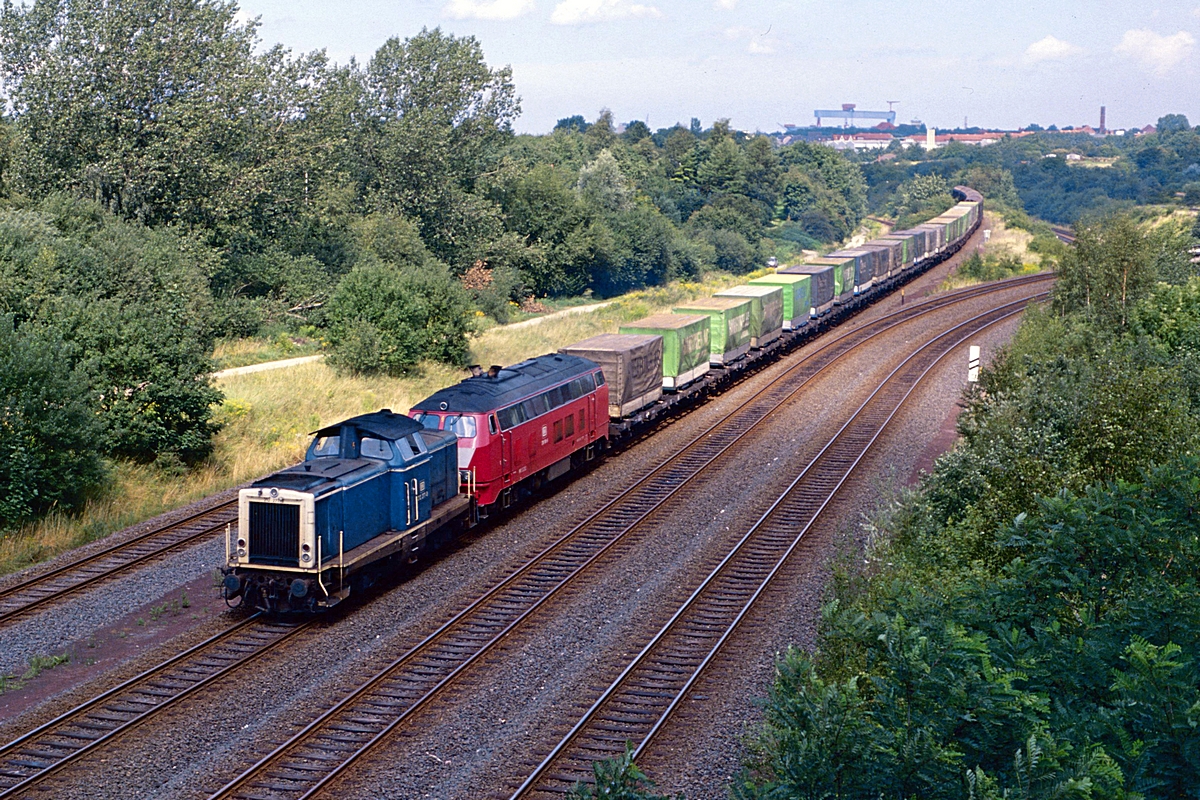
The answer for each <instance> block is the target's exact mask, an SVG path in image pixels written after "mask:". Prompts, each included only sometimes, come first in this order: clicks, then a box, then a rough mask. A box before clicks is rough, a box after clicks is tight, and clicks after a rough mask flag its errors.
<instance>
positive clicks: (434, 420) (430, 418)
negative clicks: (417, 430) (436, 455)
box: [413, 411, 442, 431]
mask: <svg viewBox="0 0 1200 800" xmlns="http://www.w3.org/2000/svg"><path fill="white" fill-rule="evenodd" d="M413 419H415V420H416V421H417V422H419V423H421V424H422V425H423V426H425V430H427V431H436V430H441V427H442V417H441V415H440V414H430V413H428V412H426V411H418V412H417V413H416V414H414V415H413Z"/></svg>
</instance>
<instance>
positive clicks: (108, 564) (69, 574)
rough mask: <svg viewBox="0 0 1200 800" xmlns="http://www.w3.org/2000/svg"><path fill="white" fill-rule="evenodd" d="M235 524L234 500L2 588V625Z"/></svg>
mask: <svg viewBox="0 0 1200 800" xmlns="http://www.w3.org/2000/svg"><path fill="white" fill-rule="evenodd" d="M231 511H232V514H231V513H230V512H231ZM236 520H237V501H236V500H232V501H230V502H228V503H222V504H221V505H219V506H216V507H215V508H210V509H207V510H205V511H198V512H196V513H195V514H191V515H189V516H187V517H185V518H183V519H181V520H178V521H176V522H172V523H169V524H167V525H164V526H162V527H159V528H155V529H154V530H151V531H147V532H146V533H143V534H140V535H138V536H135V537H134V538H132V539H129V540H127V541H124V542H120V543H118V544H114V545H111V546H110V547H106V548H104V549H103V550H100V551H98V552H96V553H92V554H91V555H87V556H84V557H82V558H79V559H76V560H75V561H72V562H71V563H69V564H63V565H62V566H59V567H56V568H54V569H52V570H49V571H48V572H44V573H42V574H40V575H34V576H33V577H31V578H29V579H27V580H25V581H22V582H20V583H17V584H14V585H13V586H10V587H8V588H6V589H3V590H0V623H4V622H7V621H9V620H11V619H14V618H16V617H19V616H21V615H23V614H26V613H28V612H29V611H32V610H34V609H36V608H39V607H41V606H43V605H45V604H46V603H50V602H52V601H54V600H60V599H62V598H64V597H67V596H68V595H71V594H74V593H75V592H77V591H79V590H81V589H84V588H87V587H88V586H91V585H93V584H95V583H97V582H99V581H102V580H105V579H107V578H109V577H112V576H113V575H116V574H117V573H120V572H123V571H125V570H127V569H129V568H131V567H135V566H137V565H138V564H142V563H145V562H146V561H149V560H151V559H154V558H157V557H159V556H161V555H163V554H165V553H168V552H170V551H172V550H176V549H178V548H180V547H183V546H185V545H188V544H191V543H193V542H195V541H197V540H198V539H202V538H204V537H206V536H210V535H212V534H213V533H215V532H218V531H221V530H223V529H224V527H225V526H226V525H227V524H229V523H230V522H234V521H236Z"/></svg>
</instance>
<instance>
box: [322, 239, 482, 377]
mask: <svg viewBox="0 0 1200 800" xmlns="http://www.w3.org/2000/svg"><path fill="white" fill-rule="evenodd" d="M436 263H437V262H433V265H431V266H429V267H426V268H424V269H417V268H413V267H408V268H401V267H396V266H393V265H390V264H384V263H382V262H379V261H371V262H369V263H367V264H364V265H361V266H358V267H355V268H354V269H353V270H352V271H351V272H350V274H349V275H347V276H346V277H345V278H344V279H342V282H341V283H340V284H339V285H338V288H337V290H336V291H334V293H333V297H332V298H330V301H329V311H328V320H329V336H330V341H331V343H332V345H333V353H332V358H331V361H332V363H333V364H334V366H337V367H340V368H342V369H346V370H349V371H351V372H361V373H373V372H384V373H387V374H389V375H402V374H404V373H407V372H410V371H411V370H412V369H413V368H414V367H416V366H417V364H419V363H420V362H421V361H423V360H430V361H441V362H444V363H447V364H454V365H457V366H464V365H465V364H466V363H467V355H468V349H467V337H468V336H469V335H470V333H471V331H472V330H473V328H472V324H471V321H470V313H471V310H470V307H469V303H468V300H467V293H466V290H465V289H463V287H462V284H460V283H459V282H458V281H457V280H455V279H454V278H452V277H451V276H450V274H449V273H448V272H447V271H446V269H445V268H444V267H439V266H437V265H436Z"/></svg>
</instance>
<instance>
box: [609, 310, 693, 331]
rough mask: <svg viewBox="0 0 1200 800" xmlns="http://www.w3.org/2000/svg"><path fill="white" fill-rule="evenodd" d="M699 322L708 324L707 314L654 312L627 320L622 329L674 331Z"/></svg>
mask: <svg viewBox="0 0 1200 800" xmlns="http://www.w3.org/2000/svg"><path fill="white" fill-rule="evenodd" d="M698 322H703V323H704V324H705V325H708V324H709V323H708V315H707V314H652V315H650V316H648V317H643V318H642V319H639V320H635V321H634V322H627V323H625V324H624V325H622V326H621V329H622V330H624V329H626V328H648V329H654V330H668V331H674V330H679V329H680V328H687V327H690V326H692V325H695V324H696V323H698Z"/></svg>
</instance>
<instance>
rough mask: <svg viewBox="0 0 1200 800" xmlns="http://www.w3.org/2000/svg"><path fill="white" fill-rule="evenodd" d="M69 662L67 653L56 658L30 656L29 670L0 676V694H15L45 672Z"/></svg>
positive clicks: (69, 657) (69, 658)
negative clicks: (18, 673)
mask: <svg viewBox="0 0 1200 800" xmlns="http://www.w3.org/2000/svg"><path fill="white" fill-rule="evenodd" d="M70 660H71V656H70V655H69V654H67V653H63V654H61V655H57V656H32V657H31V658H30V659H29V669H27V670H25V672H24V673H22V674H21V675H19V676H18V675H0V694H4V693H5V692H15V691H17V690H18V689H21V688H23V687H24V686H25V684H26V683H28V682H29V681H31V680H33V679H34V678H36V677H37V676H38V675H41V674H42V673H43V672H45V671H46V670H48V669H54V668H55V667H58V666H62V665H63V664H66V663H67V662H68V661H70Z"/></svg>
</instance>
